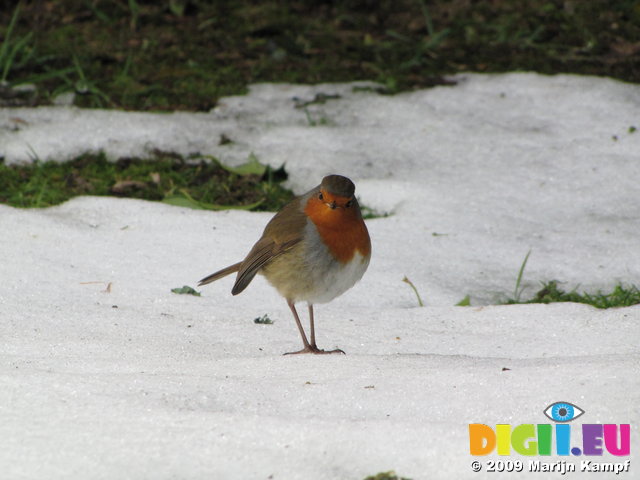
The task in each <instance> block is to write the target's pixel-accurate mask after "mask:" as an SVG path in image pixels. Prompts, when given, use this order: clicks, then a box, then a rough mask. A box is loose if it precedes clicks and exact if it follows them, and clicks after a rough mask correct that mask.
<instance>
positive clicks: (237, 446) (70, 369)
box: [0, 74, 640, 480]
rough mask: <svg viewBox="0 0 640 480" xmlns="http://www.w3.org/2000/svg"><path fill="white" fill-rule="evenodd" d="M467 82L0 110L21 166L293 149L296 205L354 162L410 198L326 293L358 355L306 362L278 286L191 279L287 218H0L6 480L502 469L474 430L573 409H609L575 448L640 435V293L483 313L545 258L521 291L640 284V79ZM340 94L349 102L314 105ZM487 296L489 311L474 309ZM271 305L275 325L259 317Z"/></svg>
mask: <svg viewBox="0 0 640 480" xmlns="http://www.w3.org/2000/svg"><path fill="white" fill-rule="evenodd" d="M455 79H456V81H457V85H456V86H453V87H437V88H434V89H429V90H422V91H416V92H410V93H405V94H401V95H396V96H384V95H378V94H376V93H373V92H370V91H369V92H364V91H353V84H341V85H317V86H300V85H256V86H253V87H252V88H251V92H250V94H249V95H247V96H244V97H232V98H226V99H222V100H221V102H220V104H219V105H218V106H217V107H216V109H214V110H213V111H212V112H210V113H198V114H193V113H183V112H178V113H174V114H149V113H131V112H115V111H99V110H80V109H76V108H70V107H41V108H36V109H2V110H0V156H2V157H4V159H5V161H6V162H7V163H21V162H28V161H31V159H32V158H33V157H34V156H37V157H38V158H40V159H42V160H48V159H53V160H58V161H64V160H68V159H70V158H73V157H74V156H76V155H78V154H80V153H84V152H86V151H99V150H103V151H105V152H106V153H107V154H108V155H109V156H110V157H111V158H118V157H121V156H145V155H146V154H148V153H149V152H151V151H153V150H154V149H160V150H169V151H175V152H178V153H182V154H192V153H198V154H203V155H215V156H216V157H218V158H220V159H221V160H222V161H223V162H227V163H229V164H238V163H241V162H243V161H245V160H246V159H247V157H248V155H249V153H251V152H254V153H255V154H256V155H257V157H258V158H259V159H260V160H261V161H263V162H267V163H270V164H271V165H274V166H280V165H281V164H282V163H285V164H286V168H287V171H288V172H289V174H290V179H289V184H290V186H291V187H292V188H294V190H296V191H297V192H303V191H305V190H306V189H308V188H311V187H313V186H314V185H315V184H317V183H318V182H319V181H320V179H321V177H322V176H323V175H325V174H327V173H342V174H345V175H348V176H350V177H352V178H353V180H354V181H355V182H356V192H357V194H358V195H359V197H360V200H361V203H363V204H365V205H367V206H369V207H371V208H374V209H375V210H377V211H378V212H381V213H382V212H387V213H391V215H390V216H388V217H384V218H376V219H373V220H369V221H368V226H369V230H370V233H371V237H372V243H373V258H372V260H371V265H370V267H369V270H368V271H367V273H366V274H365V276H364V278H363V280H362V281H361V282H360V283H358V284H357V285H356V286H355V287H354V288H353V289H352V290H350V291H349V292H348V293H346V294H345V295H343V296H342V297H340V298H339V299H336V300H335V301H333V302H331V303H329V304H327V305H319V306H318V307H317V308H316V326H317V335H318V344H319V346H320V347H321V348H335V347H340V348H342V349H344V350H345V351H346V352H347V355H346V356H321V357H309V356H303V357H283V356H282V355H281V353H283V352H285V351H291V350H294V349H297V348H299V347H300V339H299V337H298V333H297V331H296V328H295V325H294V323H293V319H292V318H291V315H290V312H289V310H288V308H287V305H286V303H285V302H284V300H282V299H281V298H279V297H278V295H277V293H276V292H275V290H273V289H272V288H271V287H269V286H268V284H267V283H266V282H265V281H264V279H262V278H261V277H257V278H256V279H255V280H254V282H253V283H252V285H251V286H250V287H249V288H248V289H247V290H246V291H245V292H244V293H243V294H242V295H240V296H238V297H232V296H231V294H230V292H229V290H230V288H231V284H232V283H233V282H232V280H231V279H224V280H220V281H218V282H215V283H214V284H212V285H209V286H206V287H203V288H202V289H200V290H201V291H202V297H193V296H189V295H176V294H173V293H171V291H170V290H171V288H174V287H180V286H182V285H184V284H190V285H194V284H195V283H196V281H197V280H198V279H199V278H202V277H203V276H205V275H207V274H209V273H211V272H212V271H214V270H216V269H218V268H221V267H224V266H226V265H229V264H231V263H234V262H236V261H238V260H239V259H241V258H243V256H244V255H245V254H246V253H247V252H248V250H249V249H250V248H251V246H252V245H253V242H254V241H255V240H257V238H258V237H259V235H260V232H261V231H262V229H263V228H264V225H265V224H266V222H267V221H268V219H269V218H270V216H271V214H268V213H248V212H240V211H226V212H204V211H195V210H187V209H182V208H177V207H171V206H168V205H163V204H156V203H150V202H144V201H137V200H129V199H115V198H97V197H81V198H76V199H73V200H71V201H69V202H67V203H65V204H63V205H60V206H57V207H52V208H48V209H44V210H21V209H14V208H10V207H7V206H2V205H0V231H1V232H2V235H1V236H0V251H1V252H2V262H0V273H1V275H2V279H3V280H4V281H3V282H2V283H0V331H1V333H2V349H1V350H0V358H1V359H2V363H0V369H1V370H0V381H1V382H2V385H3V388H2V389H0V438H2V439H3V448H2V449H0V467H2V472H3V475H4V476H6V477H7V478H29V479H31V478H33V479H40V478H48V479H49V478H50V479H54V478H65V479H67V478H82V479H87V478H91V479H93V478H95V479H102V478H104V479H107V478H123V479H140V478H186V479H200V478H238V479H254V478H255V479H267V478H274V479H298V478H299V479H315V478H318V479H319V478H341V479H342V478H344V479H354V480H355V479H357V480H360V479H363V478H364V477H366V476H367V475H372V474H376V473H378V472H381V471H387V470H391V469H393V470H395V471H396V472H397V473H398V474H399V475H402V476H406V477H410V478H413V479H414V480H420V479H434V478H435V479H439V478H442V479H448V478H477V479H480V478H492V474H490V473H487V472H486V471H485V472H483V473H479V474H478V473H473V472H472V471H471V462H472V461H473V460H476V458H475V457H472V456H470V455H469V443H468V442H469V440H468V424H469V423H486V424H489V425H495V424H497V423H511V424H513V425H517V424H521V423H549V422H550V421H549V420H548V419H547V418H546V417H544V415H543V413H542V412H543V410H544V409H545V408H546V407H547V406H548V405H550V404H551V403H553V402H555V401H558V400H564V401H570V402H572V403H575V404H576V405H577V406H579V407H580V408H582V409H583V410H585V412H586V413H585V414H584V415H583V416H582V417H581V419H580V420H578V422H577V423H576V424H575V425H573V424H572V428H573V432H575V435H576V438H575V440H576V441H579V440H580V436H579V432H578V430H579V422H584V423H630V424H631V425H632V445H637V443H638V440H639V438H638V424H640V410H639V409H638V407H637V405H638V404H640V394H639V392H640V377H639V376H638V374H637V372H638V367H640V352H639V350H640V349H639V347H638V344H639V339H640V307H629V308H620V309H612V310H606V311H600V310H596V309H594V308H591V307H588V306H584V305H575V304H557V305H550V306H544V305H523V306H483V305H487V304H489V303H492V302H494V301H495V300H496V298H500V297H505V296H507V295H510V294H511V292H512V291H513V288H514V284H515V280H516V276H517V273H518V269H519V268H520V265H521V263H522V261H523V259H524V257H525V255H526V253H527V252H528V251H529V250H531V251H532V253H531V257H530V258H529V262H528V264H527V268H526V270H525V274H524V284H523V285H524V286H525V287H526V289H525V292H524V293H523V297H530V296H531V295H532V294H533V293H534V292H535V291H536V289H537V288H538V287H539V282H540V281H544V280H551V279H558V280H561V281H564V282H565V283H564V284H563V285H562V286H563V287H565V288H566V289H572V288H574V287H576V286H578V285H579V289H580V290H588V291H595V290H598V289H603V290H610V289H611V288H612V287H613V286H614V284H615V283H616V282H619V281H620V282H625V283H635V284H636V285H637V284H638V283H639V281H638V279H639V278H640V248H638V238H639V236H640V213H639V212H640V195H638V187H637V179H638V178H640V162H638V155H637V152H638V151H640V133H638V132H635V133H631V132H629V127H630V126H636V127H640V125H637V122H638V117H637V112H638V111H639V107H640V105H639V103H640V87H638V86H637V85H630V84H625V83H621V82H617V81H613V80H610V79H604V78H591V77H578V76H568V75H561V76H554V77H548V76H541V75H535V74H506V75H462V76H457V77H456V78H455ZM320 93H322V94H326V95H336V94H337V95H340V98H338V99H330V100H327V101H326V103H324V104H310V105H308V106H307V112H305V111H304V109H301V108H296V104H299V102H300V101H301V100H313V99H314V98H316V95H317V94H320ZM309 118H311V119H312V120H314V121H316V123H317V125H316V126H312V125H310V124H309V120H308V119H309ZM222 134H224V135H226V136H227V137H229V138H231V139H232V140H233V143H232V144H228V145H219V139H220V136H221V135H222ZM614 137H615V138H616V139H614ZM405 275H406V276H408V277H409V278H410V279H411V280H412V281H413V283H414V284H415V285H416V286H417V288H418V290H419V291H420V293H421V295H422V297H423V299H424V300H425V301H426V303H427V307H425V308H419V307H417V306H416V305H417V300H416V298H415V295H414V293H413V292H412V291H411V289H410V288H409V287H408V286H407V285H406V284H404V283H403V282H402V278H403V277H404V276H405ZM467 294H469V295H470V296H471V301H472V303H473V304H474V305H475V306H473V307H453V306H452V305H453V304H455V303H456V302H458V301H459V300H460V299H462V298H463V297H464V296H465V295H467ZM300 310H301V312H302V311H304V310H305V309H304V308H302V309H300ZM265 313H266V314H268V315H269V317H270V318H271V319H272V320H274V324H273V325H257V324H254V322H253V319H254V318H256V317H259V316H262V315H264V314H265ZM303 323H305V324H306V318H305V319H303ZM535 458H536V459H540V457H535ZM477 459H478V460H480V461H483V462H485V461H486V460H487V459H502V460H506V459H510V460H518V459H519V460H523V461H524V463H525V465H526V464H527V462H528V460H529V459H528V458H526V457H520V456H517V455H514V456H513V457H497V456H493V455H492V456H489V457H482V458H477ZM586 459H588V458H587V457H569V458H562V457H556V456H552V457H550V458H549V461H556V460H567V461H568V462H570V463H577V464H578V465H579V463H580V460H586ZM624 459H625V458H617V457H612V456H610V455H605V456H603V457H601V458H597V459H596V460H597V461H616V462H617V461H623V460H624ZM631 468H632V469H633V468H634V466H633V465H632V467H631ZM493 475H496V474H493ZM530 475H531V474H530V473H529V472H524V473H522V474H520V475H510V476H509V477H510V478H511V477H513V476H517V477H521V478H528V477H529V476H530ZM632 475H634V474H627V476H626V477H627V478H633V477H632ZM567 476H569V477H570V478H571V477H572V475H571V474H568V475H567ZM574 476H577V475H574ZM613 477H615V475H609V476H607V474H598V478H613ZM615 478H618V477H615Z"/></svg>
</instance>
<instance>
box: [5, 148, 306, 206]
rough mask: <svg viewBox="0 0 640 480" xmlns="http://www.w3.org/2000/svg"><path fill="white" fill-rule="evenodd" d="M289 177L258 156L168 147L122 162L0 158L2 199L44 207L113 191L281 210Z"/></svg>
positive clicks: (86, 157) (89, 156)
mask: <svg viewBox="0 0 640 480" xmlns="http://www.w3.org/2000/svg"><path fill="white" fill-rule="evenodd" d="M286 178H287V176H286V173H285V172H284V169H278V170H273V169H271V168H269V167H266V166H263V165H260V164H259V163H258V162H257V161H256V160H255V158H253V159H252V160H251V161H250V162H248V163H247V164H246V165H245V166H244V167H241V168H229V167H226V166H224V165H222V164H220V163H219V162H218V161H217V160H215V159H213V158H210V157H209V158H192V159H185V158H183V157H181V156H179V155H175V154H171V153H166V152H157V153H156V154H155V155H154V156H153V157H151V158H147V159H140V158H124V159H120V160H118V161H117V162H110V161H108V160H107V158H106V157H105V155H104V154H85V155H82V156H80V157H77V158H75V159H73V160H71V161H69V162H64V163H56V162H40V161H38V160H37V159H36V160H35V161H34V163H33V164H30V165H23V166H7V165H4V164H3V163H0V203H6V204H8V205H12V206H15V207H24V208H27V207H36V208H39V207H49V206H52V205H57V204H59V203H62V202H64V201H66V200H68V199H70V198H72V197H74V196H77V195H110V196H120V197H128V198H140V199H145V200H156V201H164V202H166V203H170V204H174V205H181V206H188V207H192V208H208V209H222V208H245V209H249V210H278V209H279V208H280V207H281V206H282V205H284V204H285V203H286V202H287V201H289V200H290V199H291V198H292V197H293V194H292V193H291V192H290V191H289V190H287V189H285V188H284V187H282V182H283V181H284V180H285V179H286Z"/></svg>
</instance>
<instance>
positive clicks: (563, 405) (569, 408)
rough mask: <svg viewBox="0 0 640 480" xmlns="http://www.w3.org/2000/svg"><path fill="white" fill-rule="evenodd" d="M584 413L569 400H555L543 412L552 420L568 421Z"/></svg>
mask: <svg viewBox="0 0 640 480" xmlns="http://www.w3.org/2000/svg"><path fill="white" fill-rule="evenodd" d="M583 413H584V410H582V409H581V408H579V407H576V406H575V405H574V404H573V403H569V402H556V403H552V404H551V405H549V406H548V407H547V408H546V409H545V411H544V414H545V415H546V416H547V417H549V419H550V420H553V421H554V422H561V423H563V422H570V421H571V420H575V419H576V418H578V417H579V416H580V415H582V414H583Z"/></svg>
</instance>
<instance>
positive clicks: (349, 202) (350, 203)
mask: <svg viewBox="0 0 640 480" xmlns="http://www.w3.org/2000/svg"><path fill="white" fill-rule="evenodd" d="M351 205H353V200H349V201H348V202H347V203H345V204H344V206H345V207H347V208H349V207H350V206H351Z"/></svg>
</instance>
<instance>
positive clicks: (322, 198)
mask: <svg viewBox="0 0 640 480" xmlns="http://www.w3.org/2000/svg"><path fill="white" fill-rule="evenodd" d="M318 199H319V200H324V195H322V192H320V195H318Z"/></svg>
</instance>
